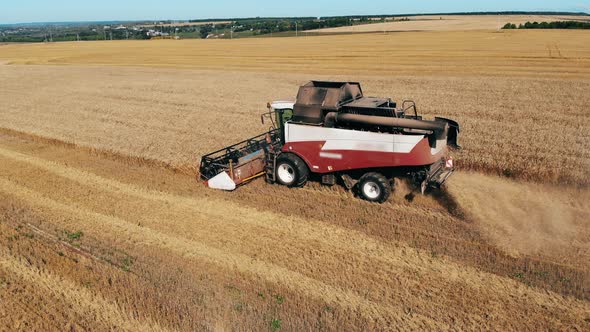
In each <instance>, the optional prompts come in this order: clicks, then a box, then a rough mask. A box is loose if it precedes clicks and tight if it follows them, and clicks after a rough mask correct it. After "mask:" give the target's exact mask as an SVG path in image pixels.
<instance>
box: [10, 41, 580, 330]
mask: <svg viewBox="0 0 590 332" xmlns="http://www.w3.org/2000/svg"><path fill="white" fill-rule="evenodd" d="M564 36H567V37H568V38H564ZM588 38H590V37H589V35H588V34H586V33H581V32H567V33H566V32H555V31H552V32H542V33H541V32H522V31H518V32H509V33H483V32H472V33H467V32H463V33H438V34H437V33H424V34H399V35H398V34H396V35H387V36H376V35H373V36H354V37H349V36H348V37H347V36H339V37H322V38H309V39H307V38H301V39H295V38H291V39H278V40H256V41H233V42H232V41H183V42H178V43H173V42H169V41H160V42H153V43H152V42H137V43H65V44H52V45H8V46H2V48H0V50H1V52H0V59H5V60H3V61H10V62H13V63H31V64H34V63H55V64H76V63H78V64H83V65H68V66H48V65H37V66H22V65H11V66H0V98H1V99H2V101H3V102H2V103H1V104H0V127H2V128H8V129H11V130H6V129H3V130H1V133H0V168H1V172H0V174H2V176H1V177H0V188H1V190H0V192H1V193H0V194H1V195H2V196H1V197H0V203H1V204H0V227H2V228H1V230H2V234H5V233H6V234H9V236H7V237H6V238H0V248H8V250H4V249H2V250H3V251H0V255H1V256H0V300H2V299H4V298H7V296H8V295H9V294H16V293H18V294H21V295H22V294H25V293H22V292H21V291H22V290H31V294H32V295H30V296H29V297H27V296H26V295H22V296H20V295H19V296H18V297H14V298H13V300H11V301H12V302H10V303H14V306H12V307H14V308H15V309H14V310H9V309H10V308H6V307H3V306H1V305H0V321H2V322H3V323H4V322H7V323H5V324H8V325H7V326H8V327H7V328H11V329H12V328H15V327H16V328H18V327H19V326H23V325H22V324H26V322H29V325H26V326H32V327H36V328H38V329H47V328H49V329H50V328H51V326H52V325H51V324H54V323H58V324H59V323H63V322H64V321H66V322H72V323H71V324H72V325H73V324H75V322H78V323H79V324H80V325H81V328H103V327H104V328H105V329H106V328H113V327H122V328H125V327H128V328H131V329H141V328H142V326H141V324H145V323H147V324H150V325H151V322H157V323H158V324H159V326H156V325H154V327H155V328H162V329H181V330H195V329H197V330H203V329H237V328H239V327H243V326H249V327H252V328H253V329H257V330H262V329H267V328H269V327H273V326H274V327H276V326H277V325H281V326H282V327H284V328H287V329H293V330H308V329H339V330H352V329H358V328H359V327H364V328H369V329H386V328H388V327H390V328H391V327H393V326H395V327H400V326H405V327H407V328H412V327H413V328H415V329H445V328H449V327H451V326H452V327H454V328H463V329H473V328H475V327H477V328H482V327H484V328H489V329H565V328H577V329H580V330H584V329H588V322H589V321H590V317H588V316H587V313H588V311H589V308H588V294H589V292H588V280H589V277H588V275H589V273H590V270H589V266H588V261H589V256H590V254H589V252H588V250H589V249H588V244H587V241H585V239H587V236H588V224H587V220H589V219H590V218H588V206H587V201H586V198H587V197H588V195H589V194H588V189H587V188H577V189H574V188H571V187H562V188H554V187H552V186H551V184H574V185H577V186H579V187H586V186H587V185H588V183H589V182H588V175H589V168H590V167H588V166H589V164H588V163H589V159H590V158H589V155H588V153H589V149H588V144H589V143H588V137H587V135H588V134H587V132H588V129H589V127H588V123H589V122H588V116H589V115H588V113H587V112H586V108H587V106H588V105H590V100H589V99H590V96H588V94H587V93H586V91H588V90H589V89H590V70H589V69H588V68H589V66H588V63H589V58H590V57H589V48H588V45H590V43H587V42H584V41H587V39H588ZM355 41H359V42H360V44H359V47H355V48H352V49H350V48H348V47H347V46H348V45H351V43H353V42H355ZM375 45H379V47H375ZM236 49H237V50H239V52H237V51H236ZM278 49H280V50H281V51H280V52H276V51H277V50H278ZM88 64H103V65H102V66H89V65H88ZM104 64H108V65H109V66H104ZM110 65H117V66H118V67H115V66H110ZM125 65H135V66H144V67H125ZM148 67H150V68H148ZM151 67H185V69H184V70H179V69H174V68H159V69H158V68H151ZM186 67H189V68H190V69H187V68H186ZM230 68H231V69H233V70H234V71H228V69H230ZM211 69H223V70H211ZM262 71H264V72H262ZM273 72H274V73H273ZM294 72H300V73H294ZM336 74H338V75H336ZM316 78H328V79H345V80H358V81H361V82H363V84H364V89H365V91H366V92H367V94H370V95H380V96H392V97H394V98H395V99H397V100H401V99H410V98H411V99H414V100H416V101H417V103H418V105H419V110H420V112H422V113H424V114H426V115H427V116H433V115H443V116H445V115H446V116H448V117H451V118H456V119H457V120H458V121H459V122H461V124H462V126H463V127H462V129H463V130H462V136H461V139H462V144H463V146H464V150H463V152H461V153H459V154H457V155H456V157H457V161H458V165H459V167H460V168H462V169H471V170H475V171H483V172H485V173H496V174H501V175H503V176H510V177H518V178H520V179H529V180H535V181H536V182H540V183H544V184H527V183H520V182H514V181H509V180H506V179H498V178H495V177H490V176H486V175H482V174H469V173H468V174H465V173H460V174H458V175H457V176H456V178H455V179H453V180H454V181H452V182H450V183H449V192H447V193H443V194H440V195H437V196H432V197H431V196H426V197H422V196H416V198H415V199H414V201H413V202H411V203H409V202H405V200H404V196H405V194H406V193H407V189H403V188H404V186H403V184H401V185H400V187H399V188H400V190H398V191H397V192H396V194H395V197H394V198H393V202H388V203H386V204H384V205H379V206H377V205H371V204H367V203H365V202H362V201H359V200H356V199H354V198H353V197H352V194H350V193H348V192H345V191H343V190H342V189H338V188H320V187H319V186H318V185H317V184H311V185H310V186H308V187H307V188H304V189H301V190H290V189H287V188H283V187H280V186H269V185H266V184H265V183H263V182H255V183H252V184H250V185H249V186H246V187H243V188H240V190H238V191H237V192H234V193H221V192H214V191H209V190H207V189H205V188H204V187H202V186H198V185H195V183H194V182H193V181H192V179H190V178H189V177H187V176H186V174H191V175H192V174H193V172H194V170H195V164H196V162H197V161H198V156H199V155H201V154H203V153H205V152H208V151H211V150H214V149H216V148H220V147H222V146H224V145H226V144H228V143H232V142H235V141H238V140H242V139H244V138H246V137H248V136H251V135H254V134H258V133H260V132H261V131H262V130H264V129H265V127H264V126H262V125H260V124H259V122H258V121H259V117H258V114H259V113H261V112H262V111H264V105H265V104H266V101H269V100H273V99H279V98H285V97H292V96H293V95H294V94H295V92H296V88H297V86H298V85H300V84H301V83H305V82H306V81H307V80H309V79H316ZM18 132H20V134H19V133H18ZM31 134H36V135H39V136H42V137H46V138H50V139H45V138H40V137H34V136H31ZM76 146H81V147H84V148H76ZM89 152H90V153H89ZM161 166H168V167H169V168H172V169H173V170H175V171H180V172H177V173H172V172H167V171H163V170H162V169H161ZM178 173H180V174H178ZM537 192H541V193H543V194H542V195H537V194H535V193H537ZM486 193H487V194H486ZM504 194H507V195H515V194H516V195H519V196H520V197H519V199H515V200H510V199H506V198H505V197H504ZM547 195H551V196H549V197H550V198H547V197H548V196H547ZM492 198H493V199H492ZM286 202H288V203H286ZM317 202H326V204H322V205H320V206H319V207H318V203H317ZM548 202H549V203H551V206H553V207H557V208H558V210H559V213H558V214H557V215H556V214H552V213H548V214H547V213H546V212H547V211H548V210H546V205H547V204H548ZM495 203H497V205H494V204H495ZM496 207H497V208H496ZM551 211H553V210H552V209H550V210H549V212H551ZM500 212H502V213H500ZM523 216H530V219H528V220H525V221H526V222H525V223H521V221H522V219H523ZM563 216H567V217H568V218H567V219H563V218H562V217H563ZM570 217H571V218H570ZM560 220H561V221H565V224H559V223H552V222H553V221H560ZM498 221H501V223H498ZM27 223H30V224H33V225H34V226H35V227H38V228H40V229H42V230H44V231H45V232H46V233H48V234H54V235H57V236H60V234H61V235H63V234H64V231H68V232H70V233H68V234H72V233H73V234H77V233H76V232H78V231H81V232H82V233H80V234H84V235H83V236H82V238H81V240H76V241H78V242H75V243H74V244H80V245H81V246H82V249H84V250H86V251H87V252H89V253H90V255H89V256H90V257H98V262H97V261H96V259H91V261H90V262H88V261H86V259H87V257H86V256H83V257H82V258H81V257H78V254H76V253H72V254H70V253H69V252H67V253H66V255H65V256H66V257H67V259H59V258H57V257H60V255H59V254H57V256H56V257H51V256H52V254H51V249H49V250H48V249H46V246H47V243H46V242H47V241H45V240H43V239H39V238H38V237H37V236H36V235H35V236H34V240H32V241H29V236H28V235H27V234H28V233H26V229H27V228H26V227H27V226H26V224H27ZM6 225H8V226H9V227H12V228H14V229H16V230H17V231H16V232H17V233H20V234H22V235H23V236H21V237H20V240H19V241H17V242H18V245H16V244H15V242H14V241H13V240H14V238H13V235H18V234H15V231H13V230H10V229H8V228H7V227H6ZM563 225H565V226H567V229H561V228H560V227H562V226H563ZM556 227H557V228H558V229H559V231H558V232H555V228H556ZM531 228H534V229H536V232H534V233H531V236H529V237H524V238H523V237H519V236H517V235H518V234H519V233H520V232H522V231H523V229H527V230H528V229H531ZM23 229H25V231H23ZM504 235H506V236H504ZM532 235H535V236H532ZM66 240H67V239H66ZM50 242H51V241H50ZM539 242H543V243H544V245H546V246H538V244H539ZM525 243H528V244H532V246H529V245H526V244H525ZM569 243H573V244H574V245H569ZM51 245H55V244H51ZM57 245H58V246H61V245H59V244H57ZM59 248H61V247H59ZM58 250H61V249H58ZM54 256H55V255H54ZM46 257H51V258H50V259H47V258H46ZM85 257H86V258H85ZM24 261H27V263H24ZM76 261H79V262H80V263H76ZM48 262H49V263H48ZM68 262H69V263H68ZM72 262H73V263H72ZM109 262H111V263H112V266H111V263H109ZM23 264H25V265H23ZM103 264H104V265H105V266H103ZM81 265H83V266H86V267H87V268H88V266H90V268H92V271H91V272H89V270H88V271H87V270H84V269H82V271H80V269H79V268H78V267H79V266H81ZM23 266H26V267H27V268H30V269H31V271H33V272H30V271H29V273H25V272H26V271H25V270H24V269H23ZM125 271H130V272H125ZM123 272H125V273H123ZM126 273H131V275H127V274H126ZM134 276H137V278H135V277H134ZM23 277H26V278H24V281H23V280H21V279H23ZM27 278H28V279H27ZM88 279H90V282H91V283H90V284H89V283H88V282H89V280H88ZM6 280H7V281H8V282H6ZM41 281H42V284H43V285H44V286H43V288H40V289H33V288H32V286H31V285H32V284H35V283H38V282H41ZM112 282H114V284H111V283H112ZM64 285H67V286H69V287H68V288H69V289H70V291H68V292H62V291H60V289H61V287H63V286H64ZM89 285H95V286H89ZM107 285H108V286H107ZM89 294H90V295H91V296H95V297H96V298H97V299H98V301H101V303H104V307H105V308H107V309H108V310H106V311H105V312H97V311H96V310H98V309H97V308H96V307H92V305H91V304H89V303H87V301H86V300H87V299H88V298H89V296H90V295H89ZM30 299H33V301H27V300H30ZM0 303H2V302H0ZM23 303H33V304H31V305H30V306H25V307H23V306H22V304H23ZM47 304H48V305H49V306H46V305H47ZM72 306H73V307H74V308H75V309H74V310H73V311H72V312H71V313H68V312H66V311H65V310H64V308H66V307H67V308H70V307H72ZM12 307H11V308H12ZM440 308H445V310H444V311H441V309H440ZM15 313H16V314H15ZM40 317H41V318H40ZM43 317H54V318H55V319H54V320H47V319H42V318H43ZM96 317H102V318H104V319H103V321H102V322H96V321H93V319H95V318H96ZM514 317H524V318H523V319H519V320H514ZM5 318H6V319H5ZM11 324H12V325H11ZM105 324H106V325H108V326H107V327H105ZM74 328H77V326H76V327H74Z"/></svg>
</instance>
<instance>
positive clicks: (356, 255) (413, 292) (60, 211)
mask: <svg viewBox="0 0 590 332" xmlns="http://www.w3.org/2000/svg"><path fill="white" fill-rule="evenodd" d="M0 160H1V162H0V171H1V172H2V175H3V176H2V178H1V179H0V193H1V194H2V195H3V196H4V197H10V199H11V200H13V201H14V203H13V204H14V205H15V206H20V208H21V209H25V210H30V211H32V213H34V214H35V215H38V216H41V217H42V218H41V219H42V220H45V222H39V223H37V225H36V227H39V228H40V229H44V230H45V231H47V232H50V233H51V232H56V230H69V231H71V232H74V231H82V232H83V234H84V236H86V237H88V238H93V239H97V241H99V242H102V243H108V244H109V246H112V247H115V248H119V249H120V250H124V251H125V252H128V253H130V255H131V256H133V257H135V259H137V260H138V263H137V264H142V262H141V261H142V260H146V261H147V260H149V259H150V258H144V257H145V256H148V257H149V256H153V255H152V253H153V252H160V255H164V256H165V257H166V259H167V260H169V261H174V262H179V266H185V265H190V264H194V265H197V266H208V267H209V269H212V271H227V272H228V273H237V274H238V275H240V276H241V278H243V279H244V280H247V281H248V284H249V285H250V287H251V288H253V289H256V287H257V285H261V286H260V288H261V289H264V287H265V286H262V285H273V286H272V287H275V288H277V289H280V290H282V291H281V292H282V293H284V294H298V296H299V297H296V298H294V299H290V298H289V297H287V301H293V302H295V303H291V305H295V306H296V307H303V308H305V310H303V309H302V311H301V314H302V315H303V317H302V320H301V321H300V322H296V321H292V322H290V325H289V326H291V327H293V328H296V329H297V328H306V327H311V326H313V324H315V320H316V319H317V318H316V317H314V316H313V314H311V313H312V312H314V310H320V311H321V308H320V309H318V308H317V306H318V303H319V304H320V306H322V305H323V306H327V307H329V308H333V310H335V311H337V312H341V313H342V315H344V316H350V317H356V318H354V319H351V321H348V322H347V323H348V324H351V325H350V326H359V325H358V324H362V326H373V327H387V326H389V327H393V326H400V324H403V326H405V327H407V328H415V329H424V328H435V329H446V328H450V327H455V328H456V327H463V328H469V327H475V326H478V327H481V326H487V327H496V328H498V327H503V328H523V327H528V328H543V327H554V328H559V327H565V326H570V327H571V326H579V327H583V326H585V325H587V324H588V322H587V321H584V319H585V318H586V317H584V314H585V313H586V314H587V312H588V310H589V309H590V307H589V306H588V302H586V301H581V300H576V299H574V298H563V297H562V296H560V295H558V294H557V293H554V292H546V291H544V290H541V289H537V288H530V287H529V286H526V285H525V284H523V283H521V282H518V281H516V280H513V278H510V276H508V275H506V276H501V275H498V273H497V271H495V272H496V274H493V273H489V272H485V271H482V270H481V267H482V266H483V267H484V270H485V269H486V268H487V269H488V270H489V269H494V267H493V266H491V267H490V266H489V263H484V264H481V263H480V264H479V265H482V266H477V265H478V263H477V262H475V261H473V262H469V260H470V259H469V258H460V257H453V256H456V255H454V254H452V253H451V254H450V255H449V256H447V255H444V254H442V255H440V256H439V255H438V254H436V255H435V254H434V251H431V250H442V249H443V248H441V247H437V246H436V243H434V246H433V247H432V248H430V250H428V249H426V248H420V246H422V245H423V244H420V241H421V239H420V237H421V236H425V235H427V234H428V233H429V232H430V231H429V230H428V229H429V228H431V227H435V228H438V227H439V226H440V225H433V224H432V223H435V222H437V221H438V222H439V223H440V222H443V223H444V221H443V220H445V219H447V220H449V224H451V223H456V224H458V225H461V224H462V223H465V222H464V221H461V220H460V219H456V218H455V217H452V216H451V215H449V214H448V212H446V209H445V208H444V207H442V206H441V205H440V204H439V203H438V202H437V201H436V200H434V199H432V198H428V197H423V198H420V199H417V200H416V201H415V202H414V203H413V204H403V203H401V204H400V206H394V205H385V206H383V207H382V210H381V211H379V210H380V209H374V207H375V206H374V205H370V204H367V203H364V202H360V201H350V199H351V198H350V197H347V196H348V194H346V193H344V192H341V191H339V190H335V191H334V190H321V189H314V188H313V186H312V187H311V188H307V189H303V190H294V191H289V195H287V196H286V198H287V199H297V200H306V199H309V198H311V197H313V198H314V201H317V200H316V199H317V198H318V197H322V200H325V201H330V200H331V201H332V202H334V203H335V204H342V208H343V209H344V211H342V214H343V215H344V214H345V213H346V212H347V211H348V212H351V213H354V212H353V211H361V212H356V214H357V216H355V218H359V220H358V221H359V222H358V223H357V224H356V225H354V226H353V227H357V228H358V229H351V226H350V225H348V226H342V225H338V221H337V220H334V218H338V217H337V216H336V215H331V214H330V212H329V210H327V211H324V213H325V214H324V215H318V216H317V218H309V217H308V216H306V215H305V212H302V211H297V210H291V211H290V212H289V213H285V211H280V210H281V207H274V208H273V207H270V208H269V206H265V205H264V204H259V202H257V201H256V200H250V199H249V197H248V196H249V195H251V194H252V193H253V192H255V191H258V193H257V196H260V197H259V199H260V200H275V201H274V202H271V203H272V204H271V206H272V205H274V204H280V202H281V201H283V200H279V199H277V198H274V199H273V198H272V197H273V195H272V191H274V190H278V191H279V192H281V193H282V192H285V190H283V189H282V188H280V187H268V190H267V191H266V192H264V191H261V188H260V186H258V185H257V184H253V185H252V186H251V188H252V190H247V187H244V188H243V189H245V190H241V191H239V192H236V193H233V194H225V196H222V195H221V194H219V193H216V192H209V191H205V190H204V188H200V187H196V186H194V184H193V183H190V182H189V181H187V178H186V177H185V176H184V175H178V174H177V175H174V174H172V173H170V172H167V171H162V170H157V169H153V168H151V167H145V166H132V165H131V166H128V165H126V164H124V163H122V162H121V161H112V160H108V159H107V160H105V159H101V158H97V157H94V156H92V155H90V154H88V153H86V152H83V151H79V150H75V149H71V148H66V147H59V146H56V145H47V144H45V143H42V142H40V141H39V140H38V141H36V142H35V141H33V140H29V139H25V138H22V137H21V138H18V137H14V136H10V135H7V134H3V135H2V140H1V141H0ZM261 185H262V184H261ZM156 188H158V189H156ZM275 197H276V196H275ZM396 210H399V211H398V212H401V213H411V215H414V216H415V215H416V214H417V215H420V214H424V215H426V216H428V215H430V218H429V219H427V220H422V221H420V220H413V221H412V224H411V225H408V226H405V227H407V228H410V231H411V232H414V233H415V234H416V239H415V241H416V243H415V244H414V245H413V246H410V245H409V243H410V242H411V240H410V239H404V241H401V239H399V238H398V237H400V236H399V235H396V233H399V232H400V229H396V226H395V224H393V222H392V221H391V220H387V221H386V222H384V223H382V224H379V223H378V222H375V223H376V224H377V225H372V224H374V222H373V220H371V218H372V216H371V215H373V214H375V213H376V212H377V214H378V213H379V212H385V213H386V214H390V215H395V212H396ZM359 213H360V214H359ZM398 215H399V214H398ZM375 217H377V218H379V216H375ZM363 218H365V219H363ZM381 218H382V217H381ZM390 218H394V219H397V218H396V217H390ZM390 218H389V219H390ZM414 218H415V217H414ZM365 220H366V221H365ZM365 222H366V223H368V225H363V223H365ZM400 222H401V224H402V225H403V221H402V220H400ZM371 225H372V226H373V227H376V228H377V229H371ZM365 226H366V227H365ZM400 226H401V225H400ZM455 228H457V226H455ZM461 228H463V229H461ZM402 229H403V228H402ZM377 230H378V232H379V233H381V234H379V235H378V236H376V235H377V234H374V233H376V231H377ZM407 231H408V230H407V229H406V230H405V232H407ZM448 231H449V230H447V231H446V232H448ZM401 232H404V231H403V230H402V231H401ZM451 232H453V231H452V230H451ZM372 233H373V234H372ZM454 233H455V234H453V235H445V231H444V230H441V231H439V234H438V235H437V237H443V238H444V237H445V236H448V237H449V238H450V239H449V240H450V241H451V242H450V243H453V242H455V244H454V245H455V246H463V247H466V248H468V247H470V246H471V245H472V244H470V242H480V241H481V239H479V238H478V237H477V236H476V235H475V234H471V235H470V231H469V228H468V227H458V229H455V231H454ZM471 233H472V232H471ZM470 236H471V237H473V236H475V237H474V238H469V237H470ZM396 238H397V239H396ZM406 241H407V242H406ZM447 243H449V242H447ZM99 248H100V246H99ZM496 254H498V253H496ZM22 259H23V258H22V257H21V258H17V257H15V256H14V254H13V253H11V252H10V250H8V251H6V250H5V251H3V252H2V253H1V255H0V271H2V273H3V274H7V275H8V278H13V279H14V278H17V279H22V280H25V281H26V282H27V283H28V282H30V283H41V284H42V285H43V287H40V288H39V289H38V291H39V292H46V293H49V294H52V296H57V297H58V298H60V299H61V300H63V301H65V302H66V303H70V302H71V301H72V300H73V299H75V300H76V301H77V302H76V303H74V305H75V307H76V308H77V311H76V312H79V313H80V314H81V315H82V316H84V317H92V315H93V313H95V314H97V313H98V311H99V310H98V308H99V307H100V308H102V307H105V308H106V309H107V310H104V311H101V312H102V314H101V315H102V316H100V317H99V318H97V319H99V320H100V321H108V322H110V323H111V324H112V325H113V326H120V327H123V328H125V327H127V328H131V329H141V327H139V325H137V324H139V323H138V321H137V320H134V319H133V315H131V314H130V313H129V312H128V311H127V310H128V308H126V307H125V306H122V307H117V306H116V305H115V304H114V302H113V301H115V299H114V298H112V294H111V295H109V294H107V295H101V292H102V291H101V290H100V289H90V290H87V289H84V287H80V285H72V286H70V284H72V283H73V281H69V280H68V278H70V277H68V275H59V271H58V272H56V271H51V270H49V271H47V270H39V271H37V270H35V269H36V268H33V269H32V270H31V269H30V268H29V269H25V266H29V265H27V264H26V263H23V262H22ZM506 259H508V258H506ZM512 263H513V264H515V266H513V268H518V267H517V265H518V260H516V261H513V262H512ZM23 264H25V265H23ZM546 264H548V265H547V266H553V265H551V264H549V263H546ZM146 266H148V265H146ZM496 268H498V267H496ZM149 269H150V268H148V270H149ZM152 269H156V267H152ZM558 269H559V268H558ZM36 271H37V272H36ZM131 271H133V268H131ZM564 271H566V273H567V268H566V269H565V270H564ZM202 272H203V271H202ZM203 273H205V274H206V273H207V272H206V271H205V272H203ZM211 273H218V272H211ZM569 273H570V274H572V275H573V277H574V278H576V277H577V278H586V277H587V271H586V272H583V270H582V271H579V272H575V269H572V270H570V272H569ZM525 274H526V273H525ZM41 281H42V282H41ZM175 282H177V283H182V281H181V280H176V281H175ZM537 282H538V281H537ZM64 285H66V286H68V287H67V289H68V290H69V291H67V292H66V291H63V290H61V288H62V286H64ZM545 286H546V285H545ZM551 286H553V287H554V288H556V290H558V291H559V287H556V285H550V287H549V288H551ZM193 287H197V288H198V286H196V285H195V286H193ZM543 288H544V287H543ZM8 290H10V287H9V288H8ZM3 291H4V292H6V288H4V289H2V290H0V294H2V296H5V295H6V294H5V293H2V292H3ZM253 292H254V291H253ZM96 294H98V295H99V297H98V298H97V300H96V301H98V302H96V301H94V299H93V298H92V296H91V295H96ZM109 296H111V298H109ZM582 297H583V296H582ZM91 298H92V301H91V300H90V299H91ZM103 299H104V303H103V304H104V305H103V304H100V305H98V306H96V305H93V304H92V303H100V301H103ZM482 299H485V300H483V301H482ZM93 301H94V302H93ZM245 301H246V302H249V301H253V300H252V299H246V300H245ZM109 308H111V309H109ZM442 308H444V310H443V309H442ZM32 310H33V312H36V313H37V314H41V315H43V310H44V309H42V308H39V307H37V308H33V309H32ZM515 315H524V316H526V317H527V319H526V320H524V321H521V320H519V321H514V320H513V317H514V316H515ZM25 316H26V315H25ZM9 317H11V316H9ZM251 317H252V316H251ZM254 317H255V316H254ZM492 317H493V319H492ZM153 318H154V319H157V318H158V317H153ZM15 319H17V318H15ZM260 321H262V322H264V319H261V320H260ZM158 322H159V323H161V324H162V326H163V328H166V327H171V328H175V327H178V326H176V325H174V322H166V321H162V322H160V321H158ZM134 324H135V325H134ZM291 324H292V325H291ZM339 324H340V325H342V326H345V325H346V324H345V323H343V322H339ZM580 324H581V325H580Z"/></svg>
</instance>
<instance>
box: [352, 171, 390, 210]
mask: <svg viewBox="0 0 590 332" xmlns="http://www.w3.org/2000/svg"><path fill="white" fill-rule="evenodd" d="M357 191H358V194H359V196H360V197H361V198H362V199H364V200H366V201H369V202H375V203H383V202H385V201H386V200H387V199H388V198H389V196H390V195H391V184H390V181H389V180H387V178H386V177H385V176H383V175H382V174H379V173H375V172H370V173H366V174H365V175H363V176H362V177H361V178H360V180H359V182H358V184H357Z"/></svg>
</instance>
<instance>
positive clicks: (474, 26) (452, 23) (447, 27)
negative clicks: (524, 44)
mask: <svg viewBox="0 0 590 332" xmlns="http://www.w3.org/2000/svg"><path fill="white" fill-rule="evenodd" d="M401 18H404V17H396V19H398V20H399V19H401ZM407 19H408V21H396V22H384V23H372V24H362V25H354V26H345V27H338V28H324V29H319V30H311V31H313V32H320V33H351V32H352V33H366V32H399V31H471V30H500V29H501V28H502V27H503V26H504V25H505V24H506V23H512V24H516V25H519V24H524V23H526V22H554V21H582V22H587V21H590V16H576V15H419V16H410V17H407ZM311 31H310V32H311Z"/></svg>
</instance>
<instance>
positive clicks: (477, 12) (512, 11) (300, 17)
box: [0, 10, 590, 26]
mask: <svg viewBox="0 0 590 332" xmlns="http://www.w3.org/2000/svg"><path fill="white" fill-rule="evenodd" d="M468 14H471V15H494V14H498V15H502V14H503V15H519V14H543V15H583V16H590V13H588V12H584V11H579V12H571V11H521V10H509V11H466V12H436V13H428V12H423V13H411V14H407V13H406V14H367V15H358V14H351V15H333V16H254V17H252V16H251V17H231V18H230V17H226V18H192V19H190V18H189V19H139V20H109V19H105V20H92V21H35V22H17V23H1V22H0V26H11V25H13V26H14V25H49V24H74V23H95V24H98V23H134V22H152V21H160V22H164V21H172V22H179V23H182V22H187V23H188V22H189V21H194V22H207V21H211V22H218V21H237V20H248V19H309V18H319V19H321V18H339V17H384V16H422V15H468Z"/></svg>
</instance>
